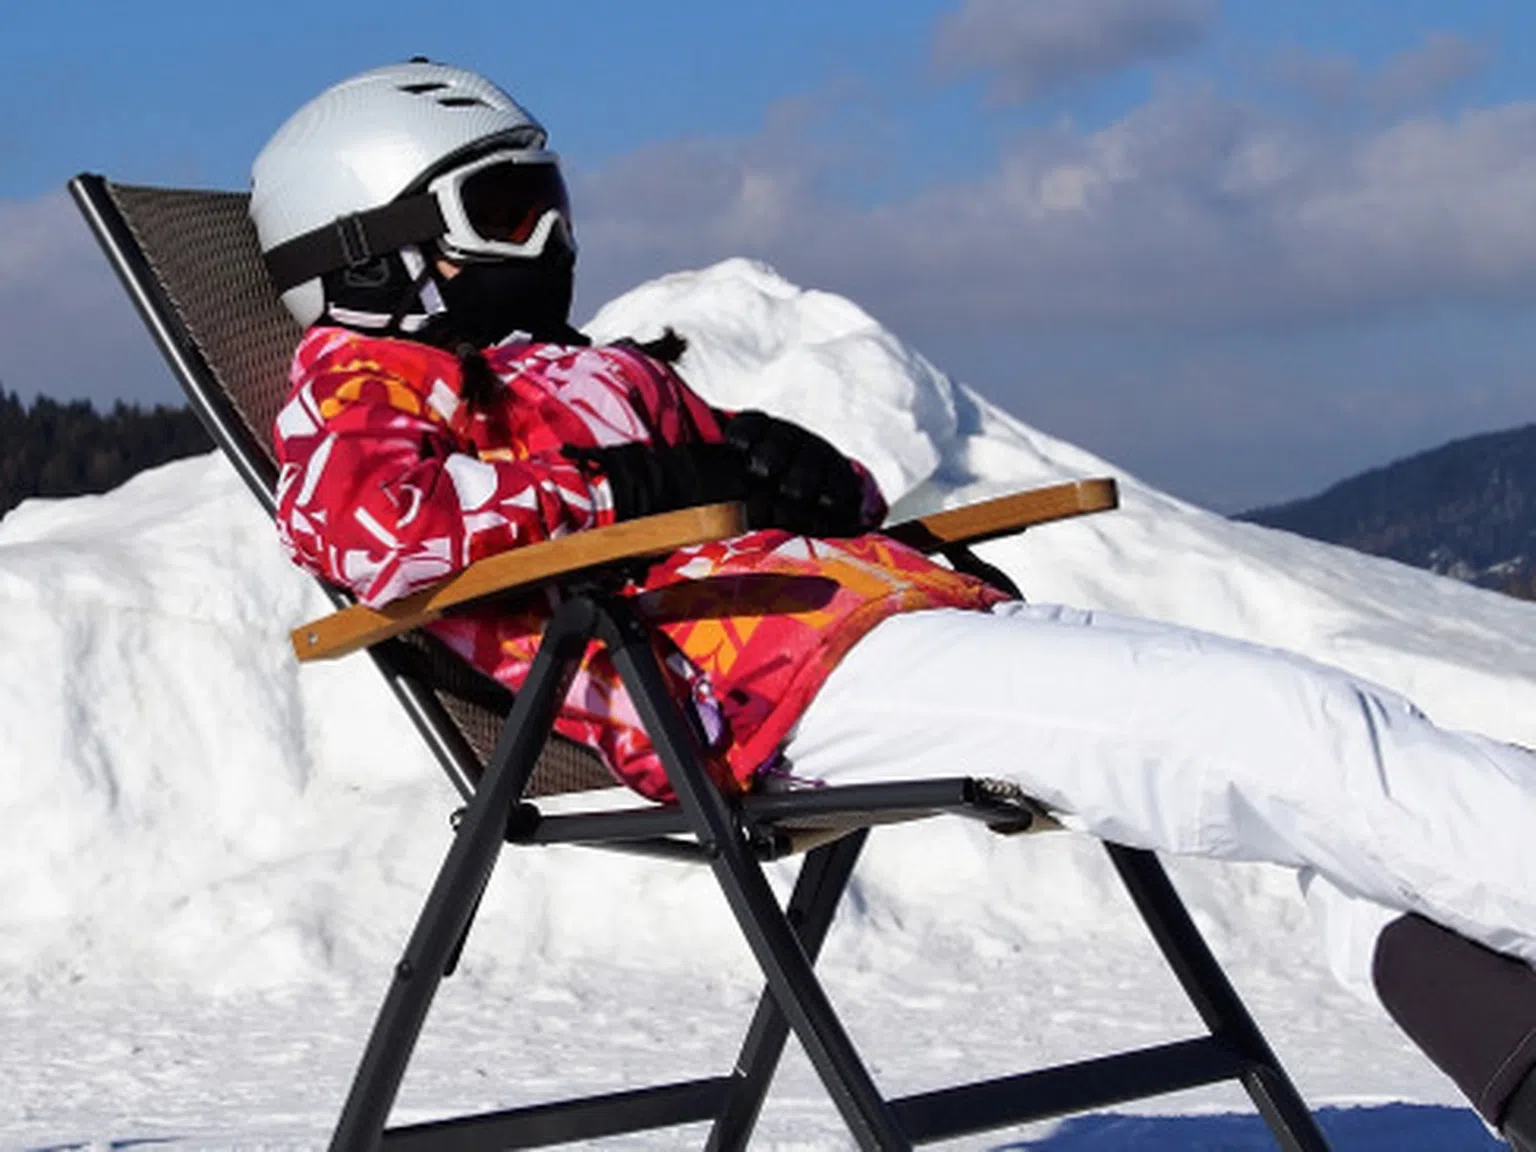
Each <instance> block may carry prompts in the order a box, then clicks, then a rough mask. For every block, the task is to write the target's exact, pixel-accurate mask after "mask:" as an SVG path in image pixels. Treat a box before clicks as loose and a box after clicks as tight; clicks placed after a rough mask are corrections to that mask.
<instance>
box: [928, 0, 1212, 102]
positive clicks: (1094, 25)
mask: <svg viewBox="0 0 1536 1152" xmlns="http://www.w3.org/2000/svg"><path fill="white" fill-rule="evenodd" d="M1214 17H1215V9H1214V4H1213V3H1212V2H1211V0H965V2H964V3H963V4H962V5H961V6H960V8H959V9H958V10H957V11H954V12H950V13H947V14H945V15H944V16H943V17H941V19H940V21H939V25H938V29H937V33H936V36H935V39H934V48H933V51H934V59H935V61H936V62H937V64H938V66H939V68H940V69H941V70H942V71H943V72H945V73H947V74H951V75H953V74H957V73H961V72H969V71H979V72H984V73H987V74H988V75H989V76H990V77H991V87H990V92H991V95H992V98H993V99H994V100H996V101H997V102H999V103H1005V104H1016V103H1023V102H1025V101H1028V100H1032V99H1034V98H1035V97H1037V96H1040V95H1041V94H1043V93H1045V92H1049V91H1051V90H1053V89H1056V88H1060V87H1062V86H1064V85H1066V84H1070V83H1071V82H1072V81H1074V80H1078V79H1081V78H1084V77H1089V76H1100V75H1104V74H1107V73H1112V72H1118V71H1120V70H1121V69H1124V68H1129V67H1132V66H1134V65H1137V64H1141V63H1145V62H1146V61H1149V60H1154V59H1159V58H1163V57H1167V56H1172V55H1176V54H1177V53H1180V52H1183V51H1186V50H1187V49H1190V48H1192V47H1194V46H1195V45H1196V44H1198V43H1199V42H1200V41H1201V40H1202V39H1204V37H1205V35H1206V33H1207V31H1208V30H1209V28H1210V26H1211V24H1212V22H1213V20H1214Z"/></svg>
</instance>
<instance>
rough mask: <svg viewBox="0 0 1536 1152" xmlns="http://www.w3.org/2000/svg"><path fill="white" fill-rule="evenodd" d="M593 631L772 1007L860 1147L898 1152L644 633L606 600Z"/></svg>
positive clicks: (882, 1108) (892, 1120)
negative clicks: (705, 858) (651, 747)
mask: <svg viewBox="0 0 1536 1152" xmlns="http://www.w3.org/2000/svg"><path fill="white" fill-rule="evenodd" d="M601 613H602V615H603V616H604V619H603V620H602V621H601V622H600V623H599V625H598V630H597V631H598V636H599V637H600V638H601V639H602V640H603V642H604V643H605V644H606V645H607V647H608V649H609V651H610V652H611V653H612V655H613V661H614V666H615V667H616V668H617V669H618V672H619V675H620V677H621V678H622V679H623V681H624V684H625V687H626V688H628V690H629V693H630V697H631V699H633V701H634V703H635V707H636V709H637V710H638V711H639V713H640V717H641V720H642V721H643V722H644V724H645V729H646V731H647V732H649V733H650V735H651V739H652V742H653V743H654V744H655V747H656V751H657V752H658V753H659V754H660V756H661V759H662V763H663V764H665V765H666V768H667V775H668V778H669V779H670V781H671V783H672V787H673V789H674V790H675V791H676V792H677V795H678V800H679V802H680V803H681V805H682V808H683V811H684V813H685V814H686V815H687V817H688V820H689V822H690V824H691V825H692V826H693V827H694V828H695V829H696V830H697V832H698V836H699V839H700V842H701V843H702V844H703V845H704V847H705V849H706V850H707V851H708V853H709V855H710V866H711V868H713V870H714V873H715V878H716V880H717V881H718V882H719V884H720V887H721V890H722V891H723V892H724V894H725V898H726V902H727V903H728V904H729V905H730V908H731V912H732V913H733V914H734V915H735V917H736V921H737V923H738V924H739V925H740V926H741V930H742V933H743V935H744V936H745V937H746V939H747V944H748V945H749V946H750V947H751V949H752V953H753V955H754V956H755V957H756V959H757V963H758V966H759V967H760V968H761V969H762V971H763V975H764V977H765V978H766V979H767V981H768V987H769V990H770V991H771V992H772V993H773V997H774V999H775V1001H776V1002H777V1003H778V1006H779V1009H780V1010H781V1011H782V1012H783V1013H784V1015H785V1016H786V1017H787V1018H788V1020H789V1025H790V1027H791V1028H793V1029H794V1032H795V1035H796V1037H798V1038H799V1040H800V1043H801V1044H802V1045H803V1046H804V1048H805V1051H806V1055H807V1056H809V1057H810V1060H811V1064H812V1065H813V1066H814V1067H815V1069H816V1072H817V1074H818V1075H819V1076H820V1077H821V1080H822V1083H823V1084H825V1085H826V1087H827V1091H828V1093H829V1094H830V1095H831V1097H832V1101H833V1103H834V1104H836V1106H837V1109H838V1111H839V1112H840V1113H841V1114H842V1117H843V1121H844V1123H846V1124H847V1125H848V1128H849V1130H850V1131H851V1132H852V1134H853V1137H854V1139H855V1140H856V1141H857V1143H858V1145H859V1147H860V1148H863V1149H871V1150H873V1149H880V1150H891V1152H895V1150H905V1149H908V1148H910V1147H911V1146H912V1144H911V1141H910V1140H908V1139H907V1137H906V1135H905V1134H904V1133H903V1132H902V1130H901V1125H900V1124H899V1123H898V1122H897V1120H896V1116H895V1113H894V1112H892V1110H891V1108H890V1105H889V1104H888V1103H887V1102H886V1100H885V1099H884V1098H883V1097H882V1096H881V1095H880V1092H879V1090H878V1089H877V1088H876V1087H875V1084H874V1081H873V1080H872V1079H871V1078H870V1075H869V1071H868V1070H867V1069H866V1068H865V1067H864V1063H863V1061H862V1060H860V1059H859V1054H858V1052H857V1050H856V1049H855V1048H854V1046H853V1042H852V1041H851V1040H850V1039H849V1038H848V1034H847V1032H846V1031H844V1029H843V1026H842V1023H841V1021H839V1020H838V1018H837V1013H836V1012H835V1011H834V1010H833V1008H832V1004H831V1002H830V1001H829V1000H828V999H827V994H826V992H825V991H824V990H823V989H822V987H821V984H820V982H819V981H818V980H817V979H816V973H815V971H814V970H813V968H812V967H811V962H810V960H809V959H808V958H807V956H806V954H805V950H804V948H802V947H801V943H800V940H799V938H798V937H797V936H796V935H795V931H794V929H793V928H791V927H790V924H789V921H788V920H787V919H785V916H784V911H783V909H781V908H780V907H779V903H778V901H777V900H776V899H775V898H774V895H773V890H772V889H771V888H770V887H769V886H768V880H767V877H765V876H764V875H763V870H762V867H761V865H759V864H758V862H757V860H756V858H755V857H753V856H752V855H751V853H750V852H749V851H748V849H747V846H746V843H745V842H744V840H743V838H742V836H741V834H740V830H739V827H738V825H737V823H736V819H735V816H734V814H733V813H732V812H731V809H730V806H729V804H728V803H727V802H726V799H725V797H724V796H723V795H722V794H721V793H720V791H719V789H718V788H716V787H715V786H714V784H713V782H712V781H711V780H710V779H709V776H708V775H707V774H706V772H705V771H704V768H703V765H702V763H701V762H700V759H699V755H698V751H697V749H698V748H699V747H700V744H701V741H700V739H699V736H698V734H697V733H696V732H695V731H694V730H693V729H692V728H690V727H689V725H688V723H687V721H686V720H685V719H684V717H683V715H682V713H681V712H679V711H678V708H677V706H676V705H675V704H674V703H673V701H672V699H671V696H670V694H669V692H668V686H667V682H666V680H665V678H664V677H663V676H662V673H661V668H660V666H659V665H658V664H657V662H656V656H655V653H654V652H653V651H652V649H651V645H650V641H649V638H648V636H647V634H646V632H645V630H644V629H643V628H642V627H641V626H640V624H639V623H638V622H637V621H636V620H634V618H633V617H632V616H630V615H629V613H628V611H627V609H626V608H625V606H624V605H622V604H620V603H617V602H612V601H610V602H607V603H605V604H604V605H603V606H602V608H601Z"/></svg>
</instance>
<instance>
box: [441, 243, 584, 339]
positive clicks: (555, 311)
mask: <svg viewBox="0 0 1536 1152" xmlns="http://www.w3.org/2000/svg"><path fill="white" fill-rule="evenodd" d="M575 269H576V253H574V252H572V251H571V250H570V248H569V247H567V246H566V245H564V244H561V243H558V242H557V241H555V240H554V239H553V238H551V241H550V243H549V244H548V245H546V246H545V248H544V251H543V252H542V253H541V254H540V255H539V256H538V257H537V258H536V259H533V260H494V261H484V262H472V263H468V264H465V265H464V266H463V267H462V268H461V269H460V270H459V274H458V275H457V276H454V277H453V278H451V279H449V278H448V277H442V278H440V279H439V280H438V290H439V291H440V292H441V293H442V296H443V303H444V304H445V305H447V307H448V312H447V315H446V316H444V317H443V320H444V321H445V322H446V326H447V328H448V329H450V331H451V334H452V337H453V339H454V340H455V341H468V342H469V343H471V344H473V345H475V347H477V348H484V347H486V346H488V345H491V344H495V343H496V342H497V341H498V340H502V339H505V338H506V337H507V336H508V335H509V334H511V333H513V332H518V331H522V332H527V333H528V334H529V335H530V336H532V337H533V338H534V339H535V340H551V341H560V342H564V343H571V342H575V341H573V340H572V337H573V336H575V335H577V334H576V333H575V331H574V329H572V328H571V326H570V314H571V295H572V292H573V291H574V284H575Z"/></svg>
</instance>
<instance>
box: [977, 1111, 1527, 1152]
mask: <svg viewBox="0 0 1536 1152" xmlns="http://www.w3.org/2000/svg"><path fill="white" fill-rule="evenodd" d="M1315 1115H1316V1116H1317V1121H1318V1124H1319V1125H1320V1126H1321V1127H1322V1129H1323V1134H1324V1135H1325V1136H1327V1137H1328V1143H1329V1144H1330V1145H1332V1147H1333V1149H1334V1152H1508V1150H1507V1148H1505V1145H1504V1144H1503V1142H1502V1141H1499V1140H1495V1139H1494V1138H1493V1137H1492V1136H1490V1135H1489V1134H1488V1130H1487V1129H1486V1128H1484V1127H1483V1124H1482V1122H1481V1121H1480V1120H1478V1118H1477V1117H1476V1116H1475V1115H1473V1114H1472V1112H1471V1111H1470V1110H1468V1109H1466V1108H1443V1107H1434V1106H1430V1105H1424V1104H1383V1105H1380V1106H1378V1107H1360V1108H1320V1109H1318V1110H1317V1112H1316V1113H1315ZM1125 1149H1135V1150H1136V1152H1274V1149H1275V1139H1274V1137H1273V1136H1271V1135H1270V1132H1269V1129H1268V1128H1267V1127H1265V1125H1264V1121H1263V1120H1261V1119H1260V1118H1259V1117H1258V1116H1256V1115H1241V1114H1232V1113H1223V1114H1220V1115H1215V1116H1117V1115H1112V1114H1111V1115H1099V1116H1082V1117H1077V1118H1075V1119H1072V1120H1068V1121H1065V1122H1064V1123H1063V1124H1062V1125H1061V1127H1059V1128H1058V1129H1056V1131H1055V1132H1053V1133H1052V1134H1051V1135H1050V1136H1047V1137H1045V1138H1043V1139H1039V1140H1029V1141H1025V1142H1023V1143H1018V1144H1001V1145H998V1146H997V1147H996V1148H995V1149H994V1152H1124V1150H1125Z"/></svg>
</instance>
